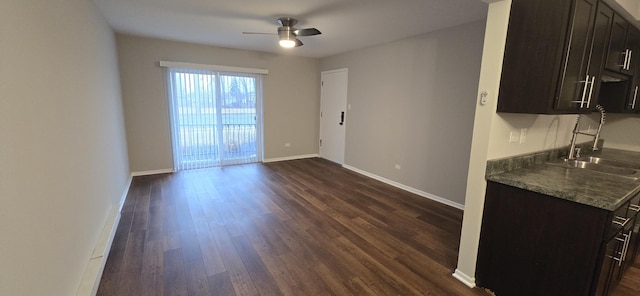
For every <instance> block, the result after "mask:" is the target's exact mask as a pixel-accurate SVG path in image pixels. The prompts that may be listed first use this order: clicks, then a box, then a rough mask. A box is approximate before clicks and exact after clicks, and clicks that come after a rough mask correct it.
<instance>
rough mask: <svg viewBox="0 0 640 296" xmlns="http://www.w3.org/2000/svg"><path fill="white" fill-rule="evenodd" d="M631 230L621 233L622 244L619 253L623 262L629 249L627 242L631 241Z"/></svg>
mask: <svg viewBox="0 0 640 296" xmlns="http://www.w3.org/2000/svg"><path fill="white" fill-rule="evenodd" d="M631 232H632V231H631V230H630V231H629V234H625V233H623V234H622V236H624V244H623V245H622V254H621V255H620V258H621V259H622V260H621V261H622V262H624V261H625V260H626V259H627V251H628V250H629V243H630V242H631Z"/></svg>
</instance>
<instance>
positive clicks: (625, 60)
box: [622, 49, 629, 70]
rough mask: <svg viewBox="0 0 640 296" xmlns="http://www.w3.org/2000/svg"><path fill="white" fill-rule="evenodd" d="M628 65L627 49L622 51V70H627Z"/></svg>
mask: <svg viewBox="0 0 640 296" xmlns="http://www.w3.org/2000/svg"><path fill="white" fill-rule="evenodd" d="M628 64H629V49H625V50H624V62H623V63H622V70H629V69H628V68H627V67H628Z"/></svg>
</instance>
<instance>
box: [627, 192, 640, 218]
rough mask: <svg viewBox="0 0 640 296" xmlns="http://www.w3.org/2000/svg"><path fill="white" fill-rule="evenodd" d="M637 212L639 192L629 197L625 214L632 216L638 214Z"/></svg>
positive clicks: (638, 209)
mask: <svg viewBox="0 0 640 296" xmlns="http://www.w3.org/2000/svg"><path fill="white" fill-rule="evenodd" d="M638 212H640V193H638V194H637V195H636V196H635V197H634V198H632V199H631V201H630V203H629V210H628V212H627V216H630V217H632V216H635V215H638Z"/></svg>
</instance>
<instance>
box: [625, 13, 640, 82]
mask: <svg viewBox="0 0 640 296" xmlns="http://www.w3.org/2000/svg"><path fill="white" fill-rule="evenodd" d="M626 49H627V50H628V54H629V57H628V59H629V62H628V63H629V65H628V70H623V73H625V74H627V75H634V74H635V72H636V67H637V65H638V59H640V32H639V31H638V29H636V27H634V26H632V25H629V28H628V30H627V42H626Z"/></svg>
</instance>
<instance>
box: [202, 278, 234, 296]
mask: <svg viewBox="0 0 640 296" xmlns="http://www.w3.org/2000/svg"><path fill="white" fill-rule="evenodd" d="M208 282H209V290H210V291H211V294H212V295H215V296H236V292H235V291H234V289H233V284H232V283H231V279H230V278H229V274H228V273H227V272H221V273H218V274H215V275H212V276H209V278H208Z"/></svg>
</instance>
